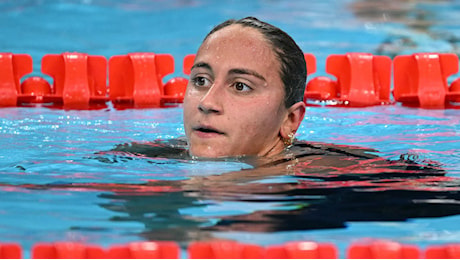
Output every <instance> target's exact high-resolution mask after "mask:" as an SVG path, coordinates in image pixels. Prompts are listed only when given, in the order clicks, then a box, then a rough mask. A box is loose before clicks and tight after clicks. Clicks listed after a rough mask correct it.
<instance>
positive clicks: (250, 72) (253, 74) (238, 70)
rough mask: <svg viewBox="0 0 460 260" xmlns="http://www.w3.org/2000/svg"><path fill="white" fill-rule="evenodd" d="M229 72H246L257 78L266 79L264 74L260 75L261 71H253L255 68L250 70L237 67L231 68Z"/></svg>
mask: <svg viewBox="0 0 460 260" xmlns="http://www.w3.org/2000/svg"><path fill="white" fill-rule="evenodd" d="M229 74H245V75H252V76H254V77H256V78H259V79H261V80H263V81H266V80H265V78H264V76H262V75H260V74H259V73H257V72H255V71H253V70H248V69H239V68H236V69H231V70H230V71H229Z"/></svg>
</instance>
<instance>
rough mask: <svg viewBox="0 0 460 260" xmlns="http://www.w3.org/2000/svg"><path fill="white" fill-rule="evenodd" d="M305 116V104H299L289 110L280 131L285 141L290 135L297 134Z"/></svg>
mask: <svg viewBox="0 0 460 260" xmlns="http://www.w3.org/2000/svg"><path fill="white" fill-rule="evenodd" d="M304 116H305V103H304V102H302V101H301V102H297V103H295V104H294V105H292V106H291V107H289V108H288V113H287V115H286V118H285V119H284V121H283V124H282V125H281V129H280V135H281V137H282V138H283V139H286V138H289V134H295V132H297V129H298V128H299V126H300V123H302V120H303V118H304Z"/></svg>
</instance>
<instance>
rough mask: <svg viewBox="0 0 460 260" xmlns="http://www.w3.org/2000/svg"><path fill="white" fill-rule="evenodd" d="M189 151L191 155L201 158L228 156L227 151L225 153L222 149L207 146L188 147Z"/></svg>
mask: <svg viewBox="0 0 460 260" xmlns="http://www.w3.org/2000/svg"><path fill="white" fill-rule="evenodd" d="M189 152H190V155H191V156H195V157H202V158H219V157H225V156H228V153H225V152H224V151H221V150H218V149H213V148H211V147H209V146H207V147H197V148H193V147H190V150H189Z"/></svg>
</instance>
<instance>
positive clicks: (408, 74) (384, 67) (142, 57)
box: [0, 53, 460, 109]
mask: <svg viewBox="0 0 460 260" xmlns="http://www.w3.org/2000/svg"><path fill="white" fill-rule="evenodd" d="M194 58H195V56H194V55H188V56H186V57H185V58H184V60H183V72H184V74H186V75H189V74H190V70H191V67H192V65H193V60H194ZM305 60H306V64H307V70H308V75H311V74H312V73H314V72H316V69H317V68H316V58H315V56H314V55H313V54H309V53H306V54H305ZM458 63H459V60H458V57H457V55H456V54H438V53H416V54H412V55H400V56H396V57H395V58H394V60H393V61H392V60H391V59H390V58H389V57H387V56H379V55H372V54H369V53H346V54H344V55H336V54H334V55H330V56H328V57H327V60H326V72H327V73H328V74H329V75H331V77H326V76H320V77H315V78H313V79H310V80H309V81H308V82H307V85H306V90H305V95H304V100H305V102H306V103H307V105H334V106H347V107H362V106H375V105H386V104H392V103H395V102H401V103H402V104H403V105H405V106H413V107H421V108H436V109H439V108H441V109H442V108H460V78H458V79H456V80H454V81H453V82H452V83H451V84H450V86H449V85H448V82H447V81H448V77H449V76H451V75H453V74H455V73H457V72H458V69H459V64H458ZM392 68H393V75H392V73H391V71H392ZM41 70H42V72H43V73H44V74H46V75H49V76H51V77H52V79H53V84H52V85H51V84H50V83H49V82H48V81H47V80H45V79H44V78H42V77H37V76H34V77H29V78H27V79H24V81H23V82H22V83H21V79H22V78H23V77H24V76H26V75H27V74H30V73H31V72H32V71H33V69H32V58H31V56H30V55H27V54H12V53H0V106H16V105H19V106H22V105H30V104H34V103H38V104H48V105H49V106H59V105H61V106H64V107H82V108H84V107H85V106H90V107H91V106H96V107H104V106H105V105H106V103H107V102H108V101H111V102H112V103H113V104H114V105H115V107H122V108H124V107H165V106H171V105H176V104H180V103H182V102H183V98H184V94H185V89H186V86H187V82H188V80H187V79H185V78H183V77H175V78H172V79H170V80H169V81H167V82H165V83H164V77H165V76H167V75H169V74H171V73H173V72H174V58H173V57H172V56H171V55H169V54H155V53H130V54H127V55H116V56H113V57H110V58H109V60H108V62H107V59H106V58H105V57H102V56H95V55H87V54H83V53H62V54H47V55H45V56H44V57H43V59H42V64H41ZM107 72H108V77H107ZM107 81H108V84H107ZM392 83H393V89H391V84H392ZM391 96H393V98H394V100H392V99H391Z"/></svg>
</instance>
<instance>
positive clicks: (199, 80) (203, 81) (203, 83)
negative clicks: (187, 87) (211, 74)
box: [192, 76, 211, 87]
mask: <svg viewBox="0 0 460 260" xmlns="http://www.w3.org/2000/svg"><path fill="white" fill-rule="evenodd" d="M192 82H193V85H194V86H196V87H207V86H210V85H211V81H209V79H207V78H205V77H200V76H198V77H194V78H192Z"/></svg>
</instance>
